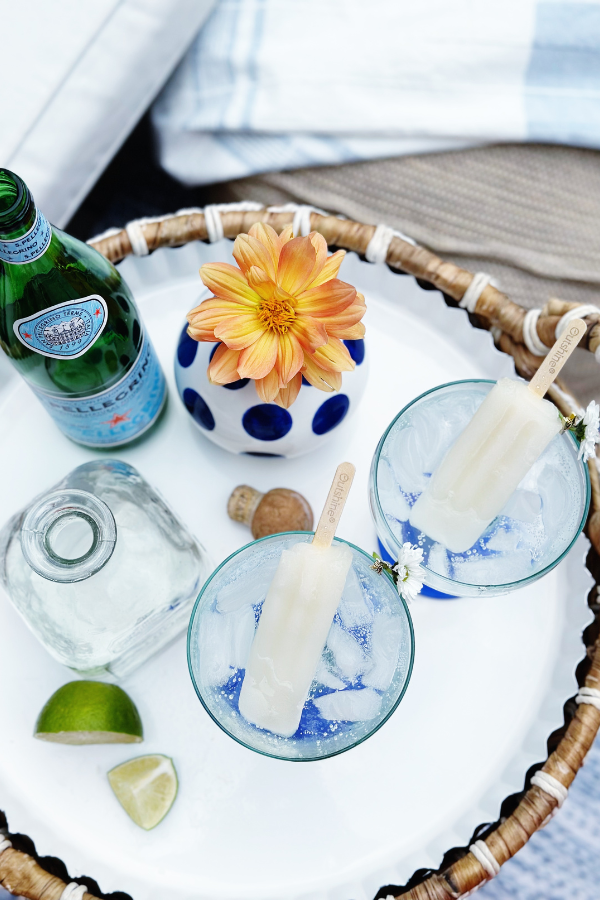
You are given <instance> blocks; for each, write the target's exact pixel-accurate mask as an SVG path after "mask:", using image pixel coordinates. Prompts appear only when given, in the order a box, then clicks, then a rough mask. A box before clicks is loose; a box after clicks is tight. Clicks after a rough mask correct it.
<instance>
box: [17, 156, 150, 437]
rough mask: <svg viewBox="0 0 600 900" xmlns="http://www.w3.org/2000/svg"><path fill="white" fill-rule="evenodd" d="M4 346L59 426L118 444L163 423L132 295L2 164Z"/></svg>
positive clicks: (72, 433)
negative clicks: (48, 217)
mask: <svg viewBox="0 0 600 900" xmlns="http://www.w3.org/2000/svg"><path fill="white" fill-rule="evenodd" d="M0 347H2V349H3V350H4V352H5V353H6V354H7V355H8V357H9V359H10V360H11V362H12V363H13V365H14V366H15V367H16V368H17V369H18V371H19V372H20V373H21V375H22V376H23V377H24V378H25V380H26V381H27V382H28V384H29V386H30V387H31V388H32V390H33V392H34V393H35V394H36V396H37V397H38V399H39V400H40V401H41V403H42V405H43V406H44V407H45V409H46V410H47V412H48V413H50V415H51V416H52V418H53V419H54V420H55V422H56V423H57V425H58V426H59V428H60V429H61V430H62V431H63V432H64V433H65V434H66V435H67V436H68V437H70V438H72V439H73V440H74V441H77V442H78V443H80V444H85V445H86V446H89V447H116V446H119V445H121V444H126V443H128V442H129V441H132V440H134V439H135V438H138V437H139V436H140V435H141V434H143V433H144V432H145V431H147V430H148V429H149V428H150V427H151V426H152V425H153V423H154V422H155V421H156V420H157V419H158V416H159V415H160V412H161V409H162V407H163V406H164V403H165V401H166V384H165V378H164V375H163V372H162V369H161V367H160V363H159V362H158V359H157V357H156V354H155V351H154V348H153V347H152V344H151V343H150V340H149V338H148V336H147V335H146V334H145V333H144V328H143V325H142V323H141V320H140V316H139V313H138V310H137V308H136V305H135V302H134V300H133V297H132V296H131V292H130V290H129V288H128V287H127V285H126V284H125V282H124V281H123V279H122V278H121V275H120V274H119V272H118V271H117V270H116V269H115V267H114V266H113V265H112V264H111V263H110V262H109V261H108V260H107V259H105V257H103V256H102V255H101V254H100V253H98V252H97V251H96V250H94V249H93V248H92V247H90V246H88V245H87V244H84V243H83V242H82V241H78V240H77V239H76V238H73V237H71V236H70V235H68V234H65V233H64V232H62V231H59V229H58V228H54V226H52V225H50V224H49V223H48V222H47V221H46V219H45V218H44V216H43V214H42V212H41V210H38V209H36V206H35V203H34V202H33V198H32V196H31V193H30V192H29V190H28V188H27V186H26V185H25V184H24V182H23V181H22V180H21V179H20V178H19V177H18V176H17V175H15V174H14V173H13V172H10V171H9V170H8V169H3V168H0Z"/></svg>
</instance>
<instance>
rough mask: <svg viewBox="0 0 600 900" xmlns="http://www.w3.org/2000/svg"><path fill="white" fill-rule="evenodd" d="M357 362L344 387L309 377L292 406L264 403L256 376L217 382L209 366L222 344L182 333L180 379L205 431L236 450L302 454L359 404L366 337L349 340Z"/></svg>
mask: <svg viewBox="0 0 600 900" xmlns="http://www.w3.org/2000/svg"><path fill="white" fill-rule="evenodd" d="M344 343H345V344H346V346H347V347H348V350H349V351H350V355H351V356H352V358H353V359H354V361H355V363H356V368H355V369H354V370H353V371H352V372H344V374H343V376H342V388H341V390H340V391H339V392H336V393H333V394H326V393H325V392H324V391H319V390H318V389H317V388H315V387H312V385H310V384H309V383H308V382H307V381H304V382H303V384H302V388H301V389H300V393H299V394H298V397H297V398H296V401H295V402H294V403H293V404H292V406H291V407H290V409H282V408H281V407H279V406H277V404H275V403H263V401H262V400H261V399H260V398H259V396H258V394H257V393H256V387H255V385H254V382H253V381H252V380H251V379H248V378H244V379H241V380H240V381H234V382H232V383H231V384H227V385H216V384H211V383H210V382H209V380H208V377H207V374H206V370H207V368H208V364H209V362H210V359H211V355H212V354H213V353H214V351H215V349H216V347H217V346H218V344H213V343H208V342H202V343H198V342H197V341H194V340H193V339H192V338H190V337H189V335H188V334H187V323H186V325H185V326H184V327H183V330H182V332H181V335H180V338H179V343H178V345H177V352H176V354H175V381H176V383H177V390H178V392H179V396H180V397H181V400H182V401H183V404H184V406H185V408H186V409H187V411H188V412H189V414H190V416H191V417H192V419H193V421H194V422H195V424H196V425H197V426H198V428H199V429H200V430H201V431H202V433H203V434H204V435H205V436H206V437H207V438H208V439H209V440H211V441H214V443H215V444H218V445H219V446H220V447H224V448H225V450H229V451H230V452H231V453H247V454H250V455H252V456H286V457H292V456H302V455H303V454H304V453H309V452H310V451H311V450H316V449H317V448H318V447H320V446H322V445H323V444H324V443H325V441H327V440H328V438H330V437H331V436H332V435H333V434H334V433H335V431H336V429H337V428H338V427H339V426H340V425H341V424H342V422H346V421H347V420H348V418H349V417H350V416H351V415H352V413H353V412H354V411H355V409H356V408H357V406H358V404H359V403H360V400H361V398H362V395H363V393H364V390H365V386H366V383H367V374H368V360H367V356H366V354H365V342H364V340H357V341H344Z"/></svg>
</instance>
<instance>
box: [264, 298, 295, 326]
mask: <svg viewBox="0 0 600 900" xmlns="http://www.w3.org/2000/svg"><path fill="white" fill-rule="evenodd" d="M258 318H259V319H260V321H261V322H262V323H263V324H264V325H266V327H267V328H269V329H270V330H271V331H276V332H277V333H278V334H286V333H287V330H288V328H289V327H290V325H291V324H292V322H293V321H294V319H295V318H296V313H295V312H294V308H293V306H292V304H291V303H289V302H288V301H287V300H284V299H283V298H282V297H277V296H273V297H271V298H270V300H262V302H261V304H260V307H259V310H258Z"/></svg>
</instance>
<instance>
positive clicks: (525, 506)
mask: <svg viewBox="0 0 600 900" xmlns="http://www.w3.org/2000/svg"><path fill="white" fill-rule="evenodd" d="M541 508H542V501H541V498H540V496H539V494H534V493H533V491H523V490H520V489H519V488H517V490H516V491H515V492H514V493H513V494H511V496H510V497H509V498H508V500H507V502H506V504H505V505H504V508H503V509H502V510H501V512H500V515H501V516H507V517H508V518H509V519H518V520H519V522H534V521H535V519H536V518H537V516H539V514H540V511H541Z"/></svg>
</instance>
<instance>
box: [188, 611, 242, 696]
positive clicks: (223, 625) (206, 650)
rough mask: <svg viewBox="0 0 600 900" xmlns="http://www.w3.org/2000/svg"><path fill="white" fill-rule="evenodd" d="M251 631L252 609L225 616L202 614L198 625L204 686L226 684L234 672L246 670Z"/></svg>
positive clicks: (220, 614)
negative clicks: (205, 684)
mask: <svg viewBox="0 0 600 900" xmlns="http://www.w3.org/2000/svg"><path fill="white" fill-rule="evenodd" d="M254 629H255V619H254V610H253V609H252V607H251V606H247V605H246V606H243V607H241V609H238V610H235V611H234V612H230V613H226V614H222V613H219V612H212V611H211V612H206V613H205V614H204V616H203V617H202V621H201V625H200V671H201V673H202V678H203V680H204V681H205V682H206V683H207V684H209V685H211V686H213V687H215V686H218V685H221V684H225V682H227V681H228V680H229V678H230V677H231V675H232V674H233V672H234V671H235V670H236V669H244V668H245V667H246V662H247V660H248V655H249V653H250V647H251V646H252V641H253V639H254Z"/></svg>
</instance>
